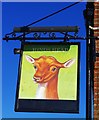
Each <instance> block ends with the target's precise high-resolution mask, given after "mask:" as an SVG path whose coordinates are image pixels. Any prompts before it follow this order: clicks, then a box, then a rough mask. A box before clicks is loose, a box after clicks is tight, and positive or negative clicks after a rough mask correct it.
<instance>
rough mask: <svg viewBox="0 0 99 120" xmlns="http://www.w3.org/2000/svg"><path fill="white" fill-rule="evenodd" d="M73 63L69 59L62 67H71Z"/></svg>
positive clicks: (72, 60) (73, 60)
mask: <svg viewBox="0 0 99 120" xmlns="http://www.w3.org/2000/svg"><path fill="white" fill-rule="evenodd" d="M74 62H75V59H70V60H68V61H66V62H65V63H64V67H65V68H66V67H71V66H72V65H73V64H74Z"/></svg>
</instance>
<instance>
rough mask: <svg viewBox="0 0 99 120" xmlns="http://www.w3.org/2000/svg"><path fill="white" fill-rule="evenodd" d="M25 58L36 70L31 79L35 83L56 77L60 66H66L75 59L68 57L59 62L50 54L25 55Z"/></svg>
mask: <svg viewBox="0 0 99 120" xmlns="http://www.w3.org/2000/svg"><path fill="white" fill-rule="evenodd" d="M26 59H27V61H28V62H30V63H31V64H33V66H34V69H35V71H36V72H35V74H34V76H33V79H34V81H35V82H37V83H47V82H49V81H50V80H52V79H55V77H58V73H59V69H60V68H68V67H70V66H71V65H72V64H73V63H74V62H75V59H70V60H68V61H66V62H64V63H60V62H58V61H57V60H56V59H55V58H54V57H51V56H41V57H39V58H33V57H31V56H29V55H26Z"/></svg>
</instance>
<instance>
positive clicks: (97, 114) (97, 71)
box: [94, 2, 99, 119]
mask: <svg viewBox="0 0 99 120" xmlns="http://www.w3.org/2000/svg"><path fill="white" fill-rule="evenodd" d="M94 8H95V10H94V27H99V2H94ZM94 36H99V30H94ZM95 43H96V53H99V40H95ZM94 118H97V119H99V57H96V62H95V65H94Z"/></svg>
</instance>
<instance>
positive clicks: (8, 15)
mask: <svg viewBox="0 0 99 120" xmlns="http://www.w3.org/2000/svg"><path fill="white" fill-rule="evenodd" d="M70 4H72V3H67V2H62V3H60V2H59V3H58V2H56V3H50V2H47V3H44V2H42V3H40V2H38V3H36V2H35V3H33V2H32V3H28V2H26V3H25V2H23V3H21V2H20V3H18V2H14V3H10V2H9V3H7V2H5V3H2V28H3V31H2V36H3V37H4V35H5V34H6V33H9V32H11V31H12V30H13V27H15V26H24V25H27V24H29V23H31V22H32V21H35V20H38V19H40V18H41V17H44V16H46V15H48V14H50V13H52V12H54V11H57V10H59V9H61V8H63V7H65V6H68V5H70ZM85 5H86V3H84V2H83V3H80V4H78V5H76V6H73V7H72V8H69V9H67V10H66V11H63V12H61V13H59V14H57V15H55V16H53V17H50V18H48V19H46V20H44V21H42V22H39V23H38V24H35V25H34V26H75V25H77V26H79V27H80V31H79V36H85V35H86V34H85V33H86V31H85V23H84V17H83V10H84V9H85V7H86V6H85ZM77 41H79V42H80V43H81V49H80V50H81V53H80V58H81V60H80V70H81V72H80V73H81V74H80V98H79V100H80V113H79V114H62V113H24V112H23V113H19V112H17V113H16V112H14V104H15V93H16V85H17V76H18V63H19V55H14V53H13V49H14V48H20V45H21V44H20V42H19V41H9V42H6V41H2V101H3V102H2V106H3V117H15V118H16V117H23V116H24V117H25V118H38V117H39V118H71V117H73V118H84V117H85V116H86V108H85V107H86V98H85V97H86V63H85V61H86V58H85V57H86V42H85V41H81V40H77Z"/></svg>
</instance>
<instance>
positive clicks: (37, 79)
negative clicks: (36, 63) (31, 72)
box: [33, 77, 41, 82]
mask: <svg viewBox="0 0 99 120" xmlns="http://www.w3.org/2000/svg"><path fill="white" fill-rule="evenodd" d="M40 79H41V78H40V77H33V80H34V81H35V82H37V81H39V80H40Z"/></svg>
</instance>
